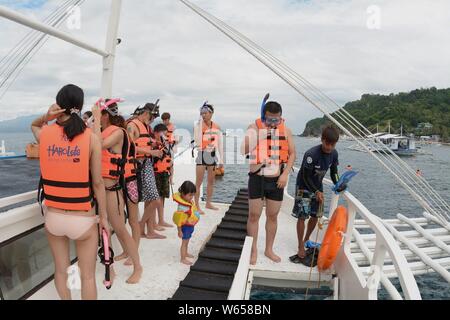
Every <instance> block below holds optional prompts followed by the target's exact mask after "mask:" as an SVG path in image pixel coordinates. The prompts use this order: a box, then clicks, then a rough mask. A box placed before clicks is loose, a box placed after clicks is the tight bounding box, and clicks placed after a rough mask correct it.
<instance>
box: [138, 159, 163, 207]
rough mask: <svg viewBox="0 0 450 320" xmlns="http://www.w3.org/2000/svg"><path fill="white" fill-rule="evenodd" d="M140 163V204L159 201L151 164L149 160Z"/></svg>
mask: <svg viewBox="0 0 450 320" xmlns="http://www.w3.org/2000/svg"><path fill="white" fill-rule="evenodd" d="M141 162H142V172H141V179H142V190H141V193H142V199H141V201H142V202H147V201H154V200H158V199H159V192H158V188H157V187H156V181H155V172H154V171H153V163H152V161H151V160H150V159H145V160H144V161H141Z"/></svg>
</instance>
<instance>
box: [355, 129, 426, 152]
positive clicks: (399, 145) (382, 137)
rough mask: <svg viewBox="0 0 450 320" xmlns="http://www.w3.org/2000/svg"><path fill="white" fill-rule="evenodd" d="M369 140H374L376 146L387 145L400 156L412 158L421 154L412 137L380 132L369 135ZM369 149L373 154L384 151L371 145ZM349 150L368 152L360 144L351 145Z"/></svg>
mask: <svg viewBox="0 0 450 320" xmlns="http://www.w3.org/2000/svg"><path fill="white" fill-rule="evenodd" d="M367 138H368V139H371V140H373V142H375V143H376V144H379V143H382V144H384V145H386V146H387V147H388V148H389V149H391V150H392V151H393V152H394V153H395V154H396V155H398V156H404V157H412V156H415V155H417V154H418V153H419V152H418V150H417V148H416V141H415V139H414V138H411V137H406V136H403V135H398V134H392V133H387V132H380V133H376V134H373V135H369V136H368V137H367ZM367 148H368V149H369V150H371V151H372V152H381V151H382V150H383V149H382V148H376V147H372V146H370V145H368V146H367ZM348 149H350V150H354V151H361V152H367V149H366V148H363V147H361V146H360V145H359V144H355V145H351V146H349V147H348Z"/></svg>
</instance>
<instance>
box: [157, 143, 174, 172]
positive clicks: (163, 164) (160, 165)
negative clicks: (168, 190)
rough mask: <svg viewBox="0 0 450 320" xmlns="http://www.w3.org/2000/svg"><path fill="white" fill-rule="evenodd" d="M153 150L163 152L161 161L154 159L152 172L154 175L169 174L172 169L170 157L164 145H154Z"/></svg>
mask: <svg viewBox="0 0 450 320" xmlns="http://www.w3.org/2000/svg"><path fill="white" fill-rule="evenodd" d="M154 150H161V151H163V152H164V155H163V157H162V159H159V158H154V163H153V170H154V171H155V173H170V169H171V168H172V157H171V156H170V153H169V152H168V151H167V149H166V147H165V145H164V143H163V142H161V143H156V144H155V147H154Z"/></svg>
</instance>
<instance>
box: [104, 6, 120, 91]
mask: <svg viewBox="0 0 450 320" xmlns="http://www.w3.org/2000/svg"><path fill="white" fill-rule="evenodd" d="M121 8H122V0H112V3H111V14H110V17H109V23H108V34H107V36H106V47H105V51H106V52H108V56H107V57H103V74H102V87H101V92H100V96H101V97H103V98H112V84H113V77H114V64H115V59H116V47H117V45H118V39H117V35H118V32H119V22H120V11H121Z"/></svg>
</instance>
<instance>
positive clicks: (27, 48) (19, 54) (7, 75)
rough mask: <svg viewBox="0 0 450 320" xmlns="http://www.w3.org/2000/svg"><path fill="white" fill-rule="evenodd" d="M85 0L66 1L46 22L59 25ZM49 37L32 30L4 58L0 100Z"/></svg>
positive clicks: (0, 80)
mask: <svg viewBox="0 0 450 320" xmlns="http://www.w3.org/2000/svg"><path fill="white" fill-rule="evenodd" d="M83 2H84V0H68V1H65V2H64V3H63V4H62V5H61V6H59V7H58V8H57V9H56V10H55V11H54V12H53V13H52V14H50V15H49V16H48V17H47V18H46V19H45V20H44V22H45V23H47V24H49V25H51V26H52V27H59V26H60V25H61V24H62V23H63V22H64V21H65V20H66V19H67V18H68V17H69V15H70V12H69V8H71V7H73V6H77V5H81V4H82V3H83ZM48 39H49V36H48V35H47V34H42V33H41V32H40V31H31V32H29V33H28V34H27V35H26V36H25V37H24V38H22V40H21V41H19V43H18V44H17V45H16V46H15V47H14V48H13V49H12V50H10V52H9V54H8V55H7V56H6V57H4V58H3V59H2V62H3V65H2V66H0V70H2V71H1V72H0V100H1V99H2V98H3V97H4V95H5V94H6V93H7V92H8V90H9V88H10V87H11V86H12V84H13V83H14V82H15V80H16V79H17V78H18V76H19V75H20V73H21V72H22V70H23V69H24V68H25V67H26V66H27V65H28V63H29V62H30V61H31V59H32V58H33V57H34V56H35V55H36V53H37V52H38V51H39V50H40V49H41V48H42V46H43V45H44V44H45V43H46V42H47V41H48Z"/></svg>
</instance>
